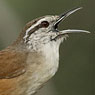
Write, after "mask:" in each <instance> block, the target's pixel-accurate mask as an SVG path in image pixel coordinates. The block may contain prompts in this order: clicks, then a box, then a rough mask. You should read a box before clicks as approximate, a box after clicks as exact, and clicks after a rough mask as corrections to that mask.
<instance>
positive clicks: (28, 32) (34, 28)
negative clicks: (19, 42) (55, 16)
mask: <svg viewBox="0 0 95 95" xmlns="http://www.w3.org/2000/svg"><path fill="white" fill-rule="evenodd" d="M45 20H46V18H42V19H41V20H39V21H37V22H36V23H34V24H33V25H32V26H30V27H29V28H28V29H27V30H26V33H25V36H24V37H23V39H24V40H25V42H26V41H27V39H28V38H29V36H30V35H31V34H32V33H33V32H35V31H37V30H38V29H39V28H43V25H42V24H41V22H43V21H45Z"/></svg>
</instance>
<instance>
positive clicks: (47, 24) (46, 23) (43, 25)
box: [41, 21, 49, 27]
mask: <svg viewBox="0 0 95 95" xmlns="http://www.w3.org/2000/svg"><path fill="white" fill-rule="evenodd" d="M41 26H42V27H48V26H49V22H48V21H43V22H41Z"/></svg>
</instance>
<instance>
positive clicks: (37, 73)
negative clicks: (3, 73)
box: [25, 43, 59, 95]
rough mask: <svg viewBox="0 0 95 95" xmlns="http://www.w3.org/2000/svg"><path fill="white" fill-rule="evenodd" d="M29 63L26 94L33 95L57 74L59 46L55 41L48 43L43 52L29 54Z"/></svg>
mask: <svg viewBox="0 0 95 95" xmlns="http://www.w3.org/2000/svg"><path fill="white" fill-rule="evenodd" d="M27 64H28V68H27V69H28V71H27V73H26V80H25V85H26V84H27V89H26V95H31V94H33V93H35V92H36V91H37V90H38V89H39V88H40V87H41V86H42V85H43V84H44V83H45V82H47V81H48V80H49V79H51V78H52V77H53V76H54V75H55V73H56V71H57V69H58V64H59V47H58V46H56V44H55V43H54V44H51V43H49V44H46V45H45V46H44V47H43V48H42V50H41V52H34V53H33V52H32V53H30V54H29V55H28V59H27Z"/></svg>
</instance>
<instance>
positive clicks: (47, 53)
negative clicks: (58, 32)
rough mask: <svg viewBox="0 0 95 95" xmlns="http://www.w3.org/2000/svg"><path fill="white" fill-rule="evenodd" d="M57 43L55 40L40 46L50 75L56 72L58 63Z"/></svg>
mask: <svg viewBox="0 0 95 95" xmlns="http://www.w3.org/2000/svg"><path fill="white" fill-rule="evenodd" d="M59 45H60V44H59V43H56V42H55V41H53V42H50V43H48V44H45V45H44V47H43V48H42V53H43V55H44V57H45V63H44V64H45V65H46V66H47V67H48V69H49V70H48V71H49V73H50V75H51V77H52V76H53V75H54V74H55V73H56V71H57V69H58V65H59Z"/></svg>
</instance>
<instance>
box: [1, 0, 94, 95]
mask: <svg viewBox="0 0 95 95" xmlns="http://www.w3.org/2000/svg"><path fill="white" fill-rule="evenodd" d="M80 6H82V7H83V9H82V10H80V11H78V12H76V13H74V14H72V15H71V16H70V17H68V18H67V19H66V20H65V21H63V22H62V23H61V24H60V27H59V28H60V29H71V28H73V29H85V30H88V31H90V32H91V34H84V33H81V34H70V35H69V38H68V39H67V41H65V42H64V43H63V44H62V45H61V47H60V66H59V70H58V72H57V74H56V75H55V77H53V78H52V80H51V81H49V83H47V85H46V86H45V87H44V88H43V89H42V90H41V91H40V92H39V93H38V94H37V95H95V93H94V91H95V88H94V85H95V75H94V72H95V70H94V66H95V65H94V63H95V62H94V57H95V55H94V41H95V23H94V19H95V12H94V10H95V1H94V0H0V50H2V49H4V48H5V47H7V46H8V45H9V44H11V43H12V42H13V41H14V40H15V39H16V38H17V36H18V35H19V33H20V32H21V29H22V27H23V26H24V25H25V24H26V23H27V22H28V21H30V20H32V19H34V18H36V17H40V16H43V15H53V14H54V15H55V14H61V13H63V12H65V11H67V10H69V9H71V8H74V7H80Z"/></svg>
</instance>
